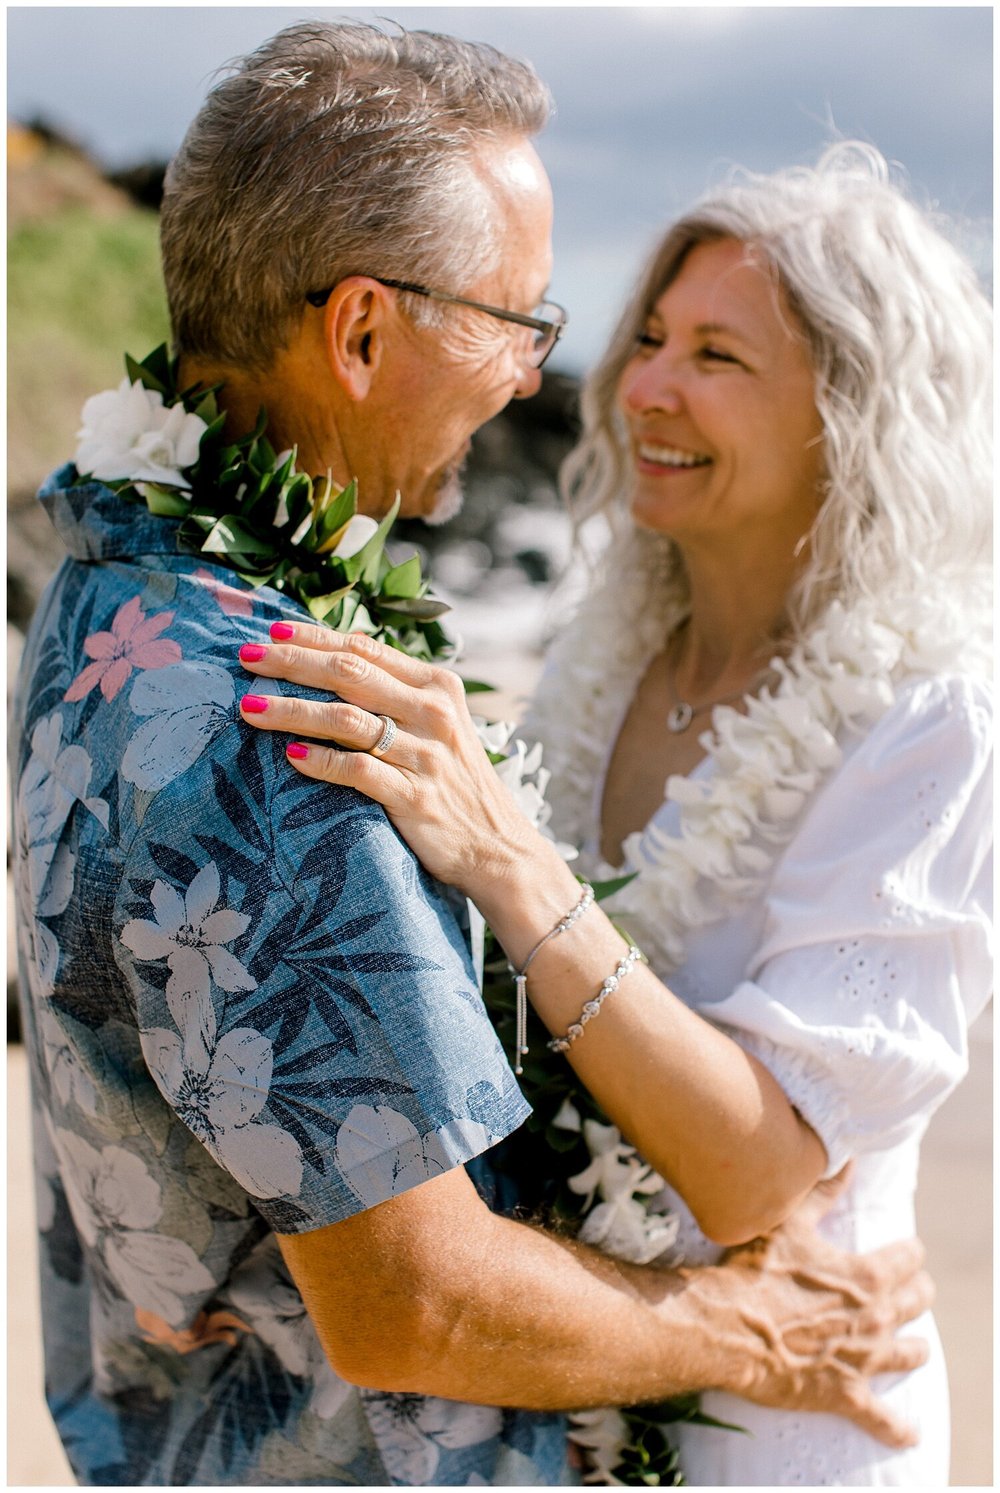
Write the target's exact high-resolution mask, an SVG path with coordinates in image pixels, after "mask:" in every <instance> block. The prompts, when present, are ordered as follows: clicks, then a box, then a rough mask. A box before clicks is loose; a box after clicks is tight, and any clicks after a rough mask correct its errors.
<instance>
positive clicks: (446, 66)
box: [161, 21, 551, 371]
mask: <svg viewBox="0 0 1000 1493" xmlns="http://www.w3.org/2000/svg"><path fill="white" fill-rule="evenodd" d="M228 71H229V73H230V75H229V76H228V77H226V78H224V79H223V81H222V82H220V83H218V84H217V85H216V87H215V88H214V89H213V90H212V92H211V93H210V94H209V96H208V99H207V100H206V102H205V104H204V106H203V107H202V109H201V111H200V112H199V114H198V116H197V118H196V119H195V121H194V123H193V124H192V125H191V128H190V129H189V130H188V133H187V136H186V138H185V140H184V143H183V145H182V146H181V148H180V151H179V152H178V154H177V156H176V157H175V159H174V160H173V161H172V163H171V165H170V168H169V170H168V172H167V179H166V185H165V190H164V199H163V207H162V211H161V246H162V251H163V272H164V278H165V280H166V287H167V299H168V302H169V306H170V317H171V323H172V326H173V334H174V341H175V347H176V350H177V351H179V352H183V353H191V354H200V355H203V356H206V357H210V358H213V359H217V360H220V361H222V362H224V363H230V364H235V365H240V366H242V367H249V368H253V369H256V370H258V371H264V370H266V369H267V368H268V367H269V366H270V365H271V363H272V362H273V359H274V356H275V354H276V353H277V352H278V351H279V350H280V349H281V348H282V347H283V346H285V345H286V344H287V340H288V336H289V333H290V332H291V330H292V328H293V327H294V325H295V324H296V323H297V321H298V319H299V317H300V316H301V315H302V313H303V311H304V308H305V296H306V293H307V292H308V291H315V290H322V289H325V288H326V287H327V286H330V285H335V284H337V283H338V282H339V281H340V280H342V279H344V278H345V277H347V276H349V275H352V274H370V275H372V276H375V277H379V276H386V277H389V278H391V279H404V280H413V281H424V282H425V283H426V282H430V283H433V284H434V285H435V288H438V289H455V290H460V289H461V288H462V287H463V286H466V285H469V284H472V283H473V282H474V281H475V279H476V278H478V277H479V276H481V275H483V274H486V273H488V272H489V271H490V270H491V269H493V268H494V267H495V265H496V263H497V262H498V259H499V252H500V244H499V232H498V215H497V203H496V201H495V200H494V198H493V197H492V196H491V194H490V193H489V192H488V190H487V189H486V187H485V185H484V184H483V182H482V179H481V174H480V172H479V171H478V170H477V163H476V159H475V156H476V152H477V150H478V148H479V147H480V146H481V145H482V144H484V143H485V142H487V141H490V140H495V139H503V138H504V137H508V136H515V137H516V136H522V137H525V136H530V135H533V134H535V133H536V132H537V131H538V130H540V129H541V128H542V127H543V126H544V124H545V123H546V120H547V119H548V116H549V112H550V109H551V100H550V97H549V94H548V91H547V89H546V88H545V85H544V84H543V83H542V82H541V80H540V79H539V78H538V76H537V75H536V74H535V72H534V71H533V70H532V68H531V67H530V66H529V65H528V64H527V63H523V62H519V61H516V60H515V59H513V58H511V57H507V56H505V55H504V54H503V53H502V52H498V51H496V50H495V49H494V48H493V47H489V46H486V45H483V44H480V43H474V42H466V41H459V40H457V39H456V38H455V37H451V36H441V35H437V34H436V33H433V32H429V31H411V32H406V31H403V30H402V29H400V30H399V31H398V33H397V34H394V35H391V36H390V35H387V34H385V33H384V32H382V31H379V30H378V29H376V28H375V27H373V26H368V25H364V24H361V23H354V22H322V21H311V22H304V23H302V24H299V25H295V26H289V27H287V28H286V29H285V30H283V31H280V32H279V33H278V35H277V36H275V37H272V38H271V40H270V41H267V42H265V43H264V45H263V46H261V47H259V48H258V49H257V51H255V52H253V53H251V54H250V55H249V56H247V57H244V58H242V59H239V60H238V61H236V62H234V63H232V64H230V66H229V69H228ZM407 307H408V309H409V310H410V311H411V312H412V314H414V315H415V316H417V317H423V318H425V319H426V318H427V316H428V314H429V315H430V316H431V317H433V316H434V314H435V313H436V310H437V308H431V307H429V306H428V304H427V303H426V302H425V301H421V300H419V299H418V298H417V297H414V296H408V297H407Z"/></svg>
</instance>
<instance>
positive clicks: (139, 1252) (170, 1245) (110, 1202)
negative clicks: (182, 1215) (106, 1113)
mask: <svg viewBox="0 0 1000 1493" xmlns="http://www.w3.org/2000/svg"><path fill="white" fill-rule="evenodd" d="M54 1140H55V1146H56V1151H57V1153H58V1155H59V1158H60V1161H61V1163H62V1165H61V1173H62V1181H63V1186H64V1187H65V1189H66V1197H67V1200H68V1202H69V1207H70V1212H71V1213H72V1215H73V1222H74V1223H75V1224H76V1226H77V1228H78V1229H79V1231H80V1235H81V1237H82V1238H83V1240H84V1242H85V1243H86V1244H88V1245H89V1246H90V1247H91V1248H92V1249H97V1250H98V1251H99V1253H100V1257H101V1259H102V1261H103V1263H104V1266H105V1268H106V1269H107V1272H108V1274H109V1275H110V1276H111V1278H112V1280H113V1281H114V1282H115V1285H116V1286H117V1287H118V1289H119V1290H120V1291H121V1292H122V1293H123V1295H124V1296H125V1297H127V1299H128V1300H129V1301H131V1302H133V1303H134V1305H136V1306H138V1307H141V1308H144V1309H145V1310H146V1311H152V1312H155V1313H156V1314H157V1316H160V1317H162V1318H163V1319H164V1321H166V1322H169V1323H170V1325H171V1326H172V1327H176V1326H179V1325H180V1324H181V1323H182V1322H184V1321H186V1320H187V1318H188V1317H189V1316H190V1315H192V1312H191V1309H190V1308H189V1307H188V1306H186V1305H185V1302H184V1300H183V1298H184V1297H187V1296H190V1295H192V1294H195V1293H199V1292H205V1291H210V1290H211V1289H212V1287H213V1286H214V1284H215V1281H214V1278H213V1277H212V1275H211V1274H210V1273H209V1271H208V1270H207V1269H206V1268H205V1266H204V1265H203V1264H202V1263H201V1261H200V1260H199V1259H198V1256H197V1255H196V1254H195V1252H194V1250H193V1249H192V1248H191V1246H190V1245H189V1244H185V1243H184V1241H183V1239H174V1238H171V1237H170V1235H168V1234H162V1233H158V1232H155V1226H156V1224H157V1223H158V1222H159V1219H160V1216H161V1214H162V1212H163V1204H162V1201H161V1195H160V1187H159V1183H157V1182H156V1181H155V1180H154V1178H153V1177H151V1176H150V1174H149V1172H148V1171H147V1170H146V1167H145V1165H144V1163H143V1161H142V1160H141V1158H140V1157H138V1156H136V1155H134V1154H133V1153H132V1152H131V1151H126V1150H125V1149H124V1148H123V1147H122V1146H105V1147H104V1148H103V1150H101V1151H98V1150H96V1149H95V1148H94V1147H93V1146H91V1145H88V1143H87V1142H86V1141H85V1140H83V1139H82V1138H81V1137H80V1136H78V1135H73V1134H71V1133H70V1132H69V1131H68V1130H56V1132H55V1136H54Z"/></svg>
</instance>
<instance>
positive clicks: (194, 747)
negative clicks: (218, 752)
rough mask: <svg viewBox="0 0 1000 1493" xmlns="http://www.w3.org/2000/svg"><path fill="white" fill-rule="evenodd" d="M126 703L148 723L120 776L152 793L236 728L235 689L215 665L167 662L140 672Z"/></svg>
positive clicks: (125, 758) (134, 742) (128, 752)
mask: <svg viewBox="0 0 1000 1493" xmlns="http://www.w3.org/2000/svg"><path fill="white" fill-rule="evenodd" d="M128 703H129V708H130V710H131V711H132V713H133V715H142V716H148V717H149V719H148V720H146V721H144V722H143V724H142V725H141V726H140V727H139V728H138V729H137V730H136V731H135V732H134V733H133V735H132V738H131V740H130V741H129V744H128V746H127V747H126V748H125V754H124V756H123V757H122V777H123V778H124V779H125V781H126V782H127V783H133V784H134V785H135V786H136V788H139V789H141V790H142V791H144V792H147V793H148V792H153V791H155V790H156V789H158V788H165V787H166V785H167V784H168V783H172V782H173V781H174V779H175V778H179V777H180V775H181V773H182V772H186V771H187V769H188V768H189V767H191V766H192V764H193V763H194V762H196V761H197V760H198V758H199V757H200V756H201V754H202V752H203V751H204V750H205V748H206V747H207V746H208V745H209V743H210V742H211V741H213V740H214V738H215V737H216V736H218V734H219V732H220V731H223V730H225V728H226V727H227V726H228V725H230V724H232V722H233V721H234V719H235V716H234V710H235V706H236V688H235V686H234V684H233V681H232V678H231V677H230V675H229V674H227V673H226V671H225V669H220V668H219V667H218V665H217V664H203V663H197V662H191V663H180V664H167V665H166V667H165V668H162V669H154V670H150V671H149V672H147V673H144V674H140V675H139V677H138V679H137V680H136V681H135V684H134V685H133V686H132V693H131V694H130V695H129V701H128Z"/></svg>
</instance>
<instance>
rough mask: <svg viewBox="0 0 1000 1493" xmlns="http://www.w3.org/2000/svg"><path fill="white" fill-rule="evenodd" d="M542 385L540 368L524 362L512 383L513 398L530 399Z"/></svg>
mask: <svg viewBox="0 0 1000 1493" xmlns="http://www.w3.org/2000/svg"><path fill="white" fill-rule="evenodd" d="M541 387H542V370H541V369H540V368H531V367H529V366H528V365H527V364H524V365H523V366H522V368H521V372H520V374H519V375H518V379H517V383H516V384H515V385H514V398H515V399H531V398H532V396H533V395H535V394H537V393H538V391H539V389H540V388H541Z"/></svg>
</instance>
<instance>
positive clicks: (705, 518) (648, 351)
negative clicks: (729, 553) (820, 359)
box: [618, 239, 823, 550]
mask: <svg viewBox="0 0 1000 1493" xmlns="http://www.w3.org/2000/svg"><path fill="white" fill-rule="evenodd" d="M814 384H815V380H814V372H813V368H812V365H811V362H810V358H809V351H808V346H807V343H806V340H805V337H804V335H803V332H802V330H801V327H800V326H799V323H798V321H797V319H796V317H795V315H794V313H793V312H792V310H791V308H790V307H789V305H788V302H787V299H786V297H785V294H784V292H783V291H782V290H781V288H780V287H779V286H777V284H776V282H775V279H774V276H773V275H772V274H771V273H770V272H769V269H768V267H767V266H766V265H764V264H762V263H761V262H760V261H757V260H755V259H754V257H753V254H752V251H751V250H750V249H749V248H748V246H747V245H746V244H743V243H739V242H738V241H737V240H735V239H718V240H713V241H712V242H709V243H704V244H698V245H696V246H695V247H694V248H693V249H691V250H690V251H689V252H688V254H687V255H686V256H685V258H684V260H683V263H682V265H681V268H680V271H679V273H678V274H677V276H676V278H675V279H674V280H673V281H672V282H671V284H670V285H669V286H668V287H667V289H666V290H664V291H663V293H662V294H661V295H660V296H659V298H658V299H657V301H656V302H655V304H654V306H653V308H652V310H651V311H650V313H649V315H648V316H647V318H646V321H645V324H644V326H643V328H642V331H641V332H640V335H639V338H638V341H637V345H636V349H635V352H634V354H633V356H632V357H631V358H630V360H629V362H628V363H627V364H626V365H625V368H624V370H623V372H622V375H621V379H620V381H619V386H618V400H619V405H620V408H621V410H622V412H623V414H624V416H625V420H626V423H627V425H628V430H629V435H630V439H631V447H632V457H633V474H634V480H633V487H632V512H633V516H634V518H635V520H636V522H637V523H638V524H640V525H642V526H643V527H644V528H648V529H655V530H658V531H659V532H661V533H664V534H669V535H670V536H671V537H672V538H674V539H676V540H677V541H678V543H679V544H680V545H681V546H682V548H683V547H684V544H685V541H687V542H689V543H695V544H699V545H700V544H702V543H704V542H705V541H713V542H718V541H720V540H725V539H727V538H732V537H736V538H738V537H739V536H740V534H741V533H745V532H746V531H747V528H748V526H752V527H753V528H754V529H759V525H760V524H762V523H766V524H767V525H768V528H769V532H773V537H774V543H775V545H776V546H780V547H781V548H782V550H784V549H785V546H786V545H787V544H789V543H790V544H791V545H792V547H794V545H795V543H796V542H797V540H798V539H799V538H800V537H801V536H802V535H803V534H805V533H806V532H807V531H808V530H809V528H810V527H811V525H812V523H813V520H814V518H815V516H816V509H817V504H818V501H819V483H820V479H821V476H822V471H823V447H822V434H823V427H822V422H821V421H820V417H819V414H818V413H817V410H816V404H815V397H814Z"/></svg>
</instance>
